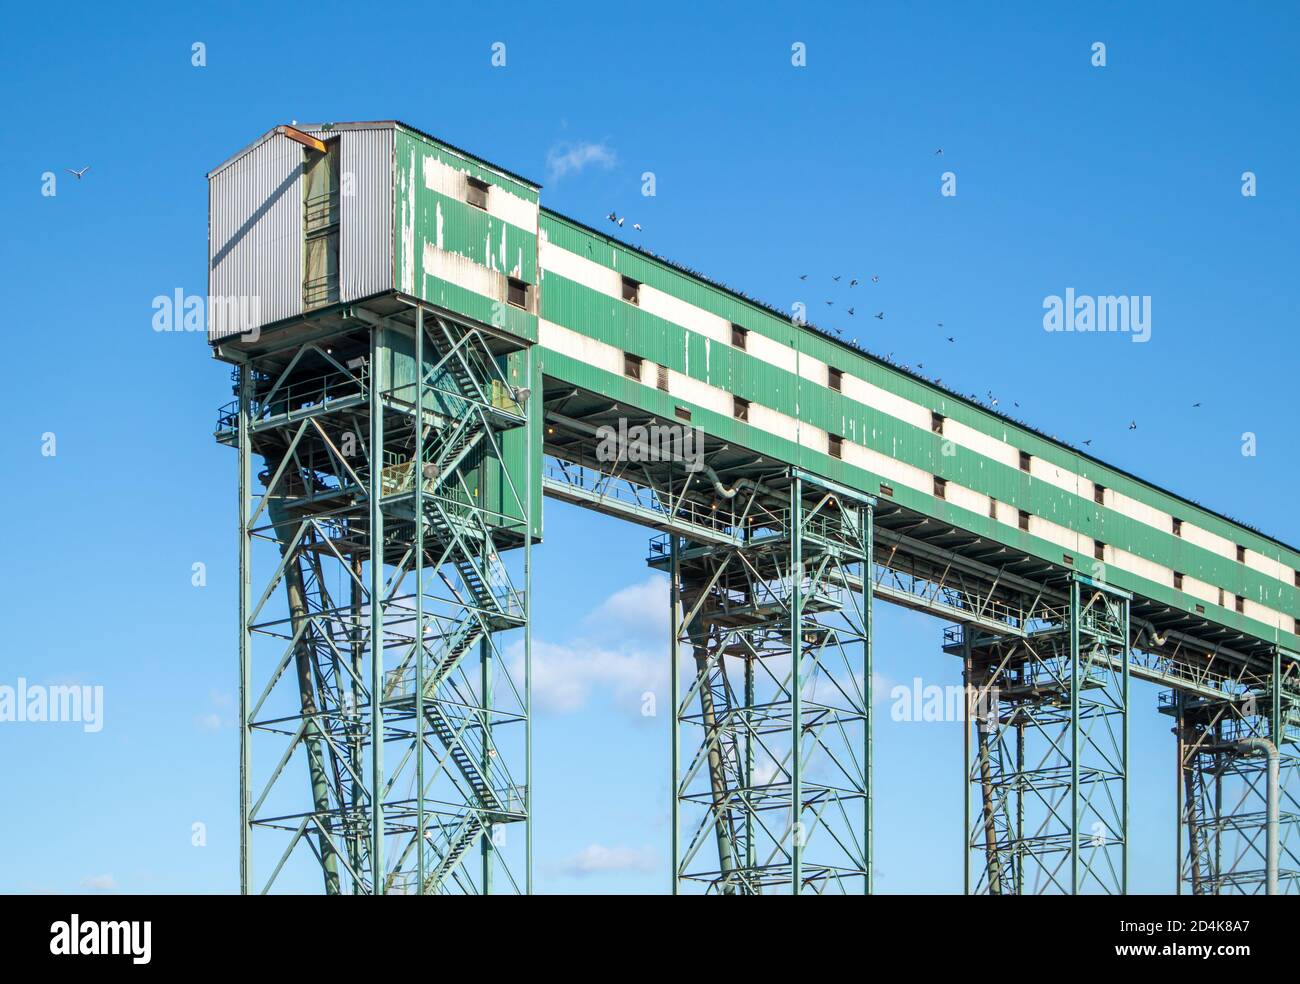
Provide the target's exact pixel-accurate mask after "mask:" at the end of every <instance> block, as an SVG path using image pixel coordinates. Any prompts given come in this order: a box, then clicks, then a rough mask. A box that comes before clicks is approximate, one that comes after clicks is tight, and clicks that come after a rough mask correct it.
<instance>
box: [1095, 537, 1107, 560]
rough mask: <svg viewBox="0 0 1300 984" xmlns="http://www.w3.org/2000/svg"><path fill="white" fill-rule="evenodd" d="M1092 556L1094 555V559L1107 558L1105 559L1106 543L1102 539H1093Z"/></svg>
mask: <svg viewBox="0 0 1300 984" xmlns="http://www.w3.org/2000/svg"><path fill="white" fill-rule="evenodd" d="M1092 556H1093V559H1094V560H1105V559H1106V544H1104V543H1102V542H1101V541H1100V540H1093V541H1092Z"/></svg>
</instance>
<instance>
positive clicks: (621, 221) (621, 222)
mask: <svg viewBox="0 0 1300 984" xmlns="http://www.w3.org/2000/svg"><path fill="white" fill-rule="evenodd" d="M614 221H615V223H616V224H617V225H618V227H619V228H620V229H622V228H623V217H622V216H619V217H618V218H617V219H615V220H614Z"/></svg>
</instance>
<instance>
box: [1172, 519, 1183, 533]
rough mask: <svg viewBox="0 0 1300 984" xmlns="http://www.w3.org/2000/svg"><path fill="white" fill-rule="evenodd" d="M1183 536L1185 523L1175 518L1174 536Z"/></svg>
mask: <svg viewBox="0 0 1300 984" xmlns="http://www.w3.org/2000/svg"><path fill="white" fill-rule="evenodd" d="M1182 535H1183V521H1182V520H1181V519H1179V518H1178V517H1177V516H1175V517H1174V536H1182Z"/></svg>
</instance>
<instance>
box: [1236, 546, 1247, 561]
mask: <svg viewBox="0 0 1300 984" xmlns="http://www.w3.org/2000/svg"><path fill="white" fill-rule="evenodd" d="M1245 562H1246V548H1245V547H1243V546H1241V545H1240V544H1238V545H1237V563H1238V564H1244V563H1245Z"/></svg>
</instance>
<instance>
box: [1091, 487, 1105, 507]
mask: <svg viewBox="0 0 1300 984" xmlns="http://www.w3.org/2000/svg"><path fill="white" fill-rule="evenodd" d="M1092 501H1093V502H1095V503H1097V505H1099V506H1104V505H1105V504H1106V486H1104V485H1098V484H1096V483H1095V482H1094V483H1093V486H1092Z"/></svg>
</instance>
